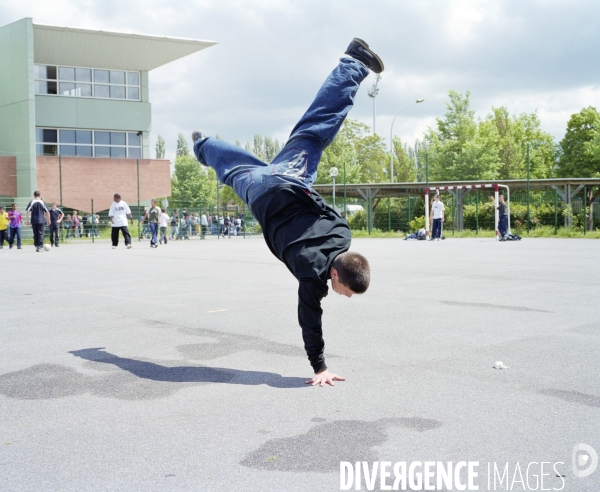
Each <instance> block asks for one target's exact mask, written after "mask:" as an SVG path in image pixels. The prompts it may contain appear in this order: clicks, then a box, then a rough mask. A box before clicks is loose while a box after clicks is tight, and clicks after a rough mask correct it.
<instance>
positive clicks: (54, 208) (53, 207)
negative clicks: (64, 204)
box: [52, 202, 56, 210]
mask: <svg viewBox="0 0 600 492" xmlns="http://www.w3.org/2000/svg"><path fill="white" fill-rule="evenodd" d="M52 210H56V202H52Z"/></svg>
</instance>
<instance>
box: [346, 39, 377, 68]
mask: <svg viewBox="0 0 600 492" xmlns="http://www.w3.org/2000/svg"><path fill="white" fill-rule="evenodd" d="M346 54H347V55H349V56H351V57H352V58H355V59H357V60H358V61H360V62H363V63H364V64H365V65H366V66H367V68H368V69H369V70H371V71H372V72H375V73H381V72H383V62H382V61H381V58H379V57H378V56H377V55H376V54H375V53H374V52H373V50H371V49H370V48H369V45H368V44H367V43H365V42H364V41H363V40H362V39H360V38H354V39H353V40H352V42H351V43H350V45H349V46H348V48H347V49H346Z"/></svg>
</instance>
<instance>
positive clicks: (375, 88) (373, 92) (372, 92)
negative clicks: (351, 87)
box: [367, 74, 381, 135]
mask: <svg viewBox="0 0 600 492" xmlns="http://www.w3.org/2000/svg"><path fill="white" fill-rule="evenodd" d="M380 80H381V75H380V74H377V77H375V82H373V87H371V89H369V91H368V92H367V94H368V95H369V97H370V98H372V99H373V135H375V133H376V129H375V98H376V97H377V94H379V88H378V86H379V81H380Z"/></svg>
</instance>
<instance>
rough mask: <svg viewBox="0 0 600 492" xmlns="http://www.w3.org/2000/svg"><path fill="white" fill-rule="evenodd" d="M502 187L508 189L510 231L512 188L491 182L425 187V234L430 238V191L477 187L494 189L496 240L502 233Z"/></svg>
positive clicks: (474, 188) (507, 204) (507, 205)
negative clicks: (500, 202)
mask: <svg viewBox="0 0 600 492" xmlns="http://www.w3.org/2000/svg"><path fill="white" fill-rule="evenodd" d="M500 188H505V189H506V207H507V211H508V229H507V230H508V232H510V189H509V188H508V186H506V185H501V184H497V183H489V184H465V185H460V184H458V185H453V186H432V187H430V188H425V235H426V237H427V238H429V211H430V207H429V193H430V192H434V194H437V193H439V192H440V191H453V190H454V191H456V190H477V189H490V190H494V226H495V227H494V228H495V230H496V241H497V240H498V237H499V235H500V231H499V230H498V224H499V223H500V215H499V212H498V195H499V194H500Z"/></svg>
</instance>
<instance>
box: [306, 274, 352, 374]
mask: <svg viewBox="0 0 600 492" xmlns="http://www.w3.org/2000/svg"><path fill="white" fill-rule="evenodd" d="M326 294H327V285H321V284H320V283H318V282H315V281H312V280H300V285H299V287H298V321H299V323H300V327H301V328H302V338H303V339H304V348H305V350H306V354H307V355H308V360H309V361H310V364H311V366H312V367H313V370H314V371H315V377H314V378H312V379H310V380H309V381H307V382H306V383H307V384H311V385H313V386H316V385H320V386H323V385H324V384H325V383H326V384H329V385H331V386H333V381H344V380H345V379H344V378H342V377H340V376H336V375H335V374H332V373H330V372H329V371H328V370H327V365H326V364H325V356H324V355H323V352H324V350H325V341H324V340H323V330H322V327H321V315H322V314H323V310H322V309H321V299H323V297H324V296H325V295H326Z"/></svg>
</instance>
